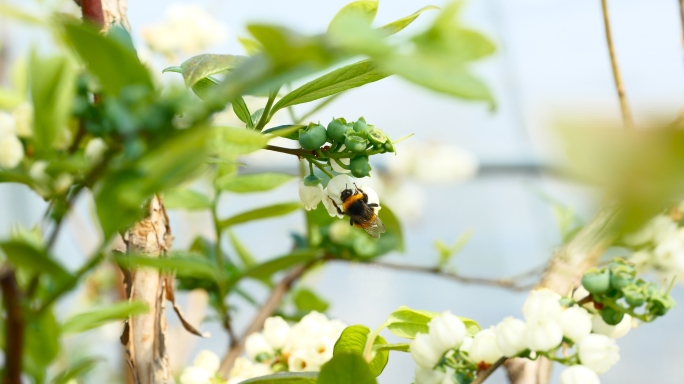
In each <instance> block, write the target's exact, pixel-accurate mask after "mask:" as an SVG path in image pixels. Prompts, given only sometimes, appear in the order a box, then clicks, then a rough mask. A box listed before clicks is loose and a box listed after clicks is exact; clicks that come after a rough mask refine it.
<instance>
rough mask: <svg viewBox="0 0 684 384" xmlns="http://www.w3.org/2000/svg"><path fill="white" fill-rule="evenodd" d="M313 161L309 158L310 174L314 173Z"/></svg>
mask: <svg viewBox="0 0 684 384" xmlns="http://www.w3.org/2000/svg"><path fill="white" fill-rule="evenodd" d="M313 174H314V171H313V161H311V160H309V175H313Z"/></svg>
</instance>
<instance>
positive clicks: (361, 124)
mask: <svg viewBox="0 0 684 384" xmlns="http://www.w3.org/2000/svg"><path fill="white" fill-rule="evenodd" d="M354 130H355V131H356V132H357V133H359V134H362V135H364V136H365V135H366V134H367V133H368V124H366V119H364V118H363V117H359V119H358V120H356V121H355V122H354Z"/></svg>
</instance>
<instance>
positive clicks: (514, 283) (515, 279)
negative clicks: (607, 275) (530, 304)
mask: <svg viewBox="0 0 684 384" xmlns="http://www.w3.org/2000/svg"><path fill="white" fill-rule="evenodd" d="M331 260H332V261H335V260H337V261H350V260H344V259H331ZM359 264H363V265H369V266H376V267H383V268H389V269H394V270H398V271H408V272H417V273H428V274H433V275H436V276H439V277H442V278H445V279H449V280H454V281H457V282H459V283H463V284H478V285H489V286H494V287H501V288H506V289H511V290H513V291H526V290H529V289H531V288H532V287H533V284H524V285H521V284H519V281H520V280H522V279H524V278H527V277H531V276H534V275H535V274H537V273H540V272H541V270H543V268H539V267H538V268H535V269H533V270H531V271H527V272H524V273H521V274H519V275H515V276H511V277H509V278H501V279H490V278H486V277H472V276H462V275H459V274H457V273H452V272H447V271H443V270H441V269H439V268H436V267H423V266H420V265H408V264H395V263H387V262H382V261H359Z"/></svg>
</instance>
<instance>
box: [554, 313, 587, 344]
mask: <svg viewBox="0 0 684 384" xmlns="http://www.w3.org/2000/svg"><path fill="white" fill-rule="evenodd" d="M591 317H592V316H591V314H590V313H589V312H588V311H587V310H586V309H584V308H582V307H578V306H573V307H570V308H566V309H565V310H563V312H562V313H561V318H560V326H561V328H562V329H563V336H565V337H567V338H568V339H570V340H572V341H574V342H575V343H577V342H579V341H580V340H582V339H583V338H584V337H586V336H588V335H589V334H590V333H591Z"/></svg>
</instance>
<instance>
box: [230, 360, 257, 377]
mask: <svg viewBox="0 0 684 384" xmlns="http://www.w3.org/2000/svg"><path fill="white" fill-rule="evenodd" d="M253 369H254V363H252V362H251V361H250V360H249V359H247V358H244V357H242V356H240V357H238V358H237V359H235V363H233V368H231V370H230V377H231V378H235V377H240V378H243V377H244V379H242V380H246V379H249V378H250V377H252V370H253Z"/></svg>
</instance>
